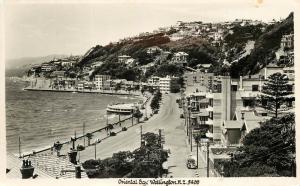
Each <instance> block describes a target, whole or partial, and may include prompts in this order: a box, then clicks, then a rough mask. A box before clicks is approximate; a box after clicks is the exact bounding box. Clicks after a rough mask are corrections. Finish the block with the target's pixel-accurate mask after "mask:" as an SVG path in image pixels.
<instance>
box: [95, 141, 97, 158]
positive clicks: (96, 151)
mask: <svg viewBox="0 0 300 186" xmlns="http://www.w3.org/2000/svg"><path fill="white" fill-rule="evenodd" d="M96 145H97V143H96V142H95V160H96V159H97V147H96Z"/></svg>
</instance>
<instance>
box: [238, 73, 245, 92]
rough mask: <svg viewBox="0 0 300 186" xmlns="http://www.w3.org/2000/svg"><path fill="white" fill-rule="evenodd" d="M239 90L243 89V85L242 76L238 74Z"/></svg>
mask: <svg viewBox="0 0 300 186" xmlns="http://www.w3.org/2000/svg"><path fill="white" fill-rule="evenodd" d="M239 90H244V87H243V76H240V88H239Z"/></svg>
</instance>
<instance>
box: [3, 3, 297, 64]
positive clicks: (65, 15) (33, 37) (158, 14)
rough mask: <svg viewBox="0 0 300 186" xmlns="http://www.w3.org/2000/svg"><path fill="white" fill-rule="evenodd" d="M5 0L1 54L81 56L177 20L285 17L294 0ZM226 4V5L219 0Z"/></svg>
mask: <svg viewBox="0 0 300 186" xmlns="http://www.w3.org/2000/svg"><path fill="white" fill-rule="evenodd" d="M85 2H87V3H83V1H55V0H52V1H46V0H42V1H33V0H31V1H26V0H23V1H22V0H21V1H18V2H15V1H10V2H9V3H6V4H5V14H4V15H5V17H4V21H5V24H4V26H5V57H6V58H7V59H16V58H22V57H37V56H46V55H51V54H66V55H70V54H72V55H83V54H84V53H85V52H86V51H87V50H88V49H90V48H91V47H93V46H95V45H97V44H100V45H106V44H108V43H109V42H111V41H112V42H113V41H118V40H119V39H121V38H124V37H127V36H133V35H137V34H139V33H140V32H146V31H153V30H154V29H157V28H158V27H161V26H170V25H174V24H176V22H177V21H179V20H180V21H203V22H218V21H227V20H234V19H236V18H247V19H258V20H263V21H270V20H272V19H273V18H275V19H276V20H279V19H280V18H282V19H283V18H286V17H287V16H288V14H289V13H290V12H291V11H293V10H294V7H296V6H300V2H299V0H209V1H204V0H197V1H196V0H185V1H180V0H172V1H168V0H152V1H150V0H144V1H141V0H140V1H138V0H127V1H125V0H110V1H109V2H108V1H85ZM225 2H226V3H225Z"/></svg>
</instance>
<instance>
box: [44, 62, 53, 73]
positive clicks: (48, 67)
mask: <svg viewBox="0 0 300 186" xmlns="http://www.w3.org/2000/svg"><path fill="white" fill-rule="evenodd" d="M54 69H55V66H54V65H51V64H43V65H42V68H41V70H42V72H51V71H53V70H54Z"/></svg>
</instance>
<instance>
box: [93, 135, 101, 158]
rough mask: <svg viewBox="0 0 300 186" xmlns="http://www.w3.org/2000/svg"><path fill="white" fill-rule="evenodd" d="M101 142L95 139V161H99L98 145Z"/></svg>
mask: <svg viewBox="0 0 300 186" xmlns="http://www.w3.org/2000/svg"><path fill="white" fill-rule="evenodd" d="M100 142H101V140H100V139H98V138H97V139H95V142H94V145H95V160H96V159H97V143H100Z"/></svg>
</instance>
